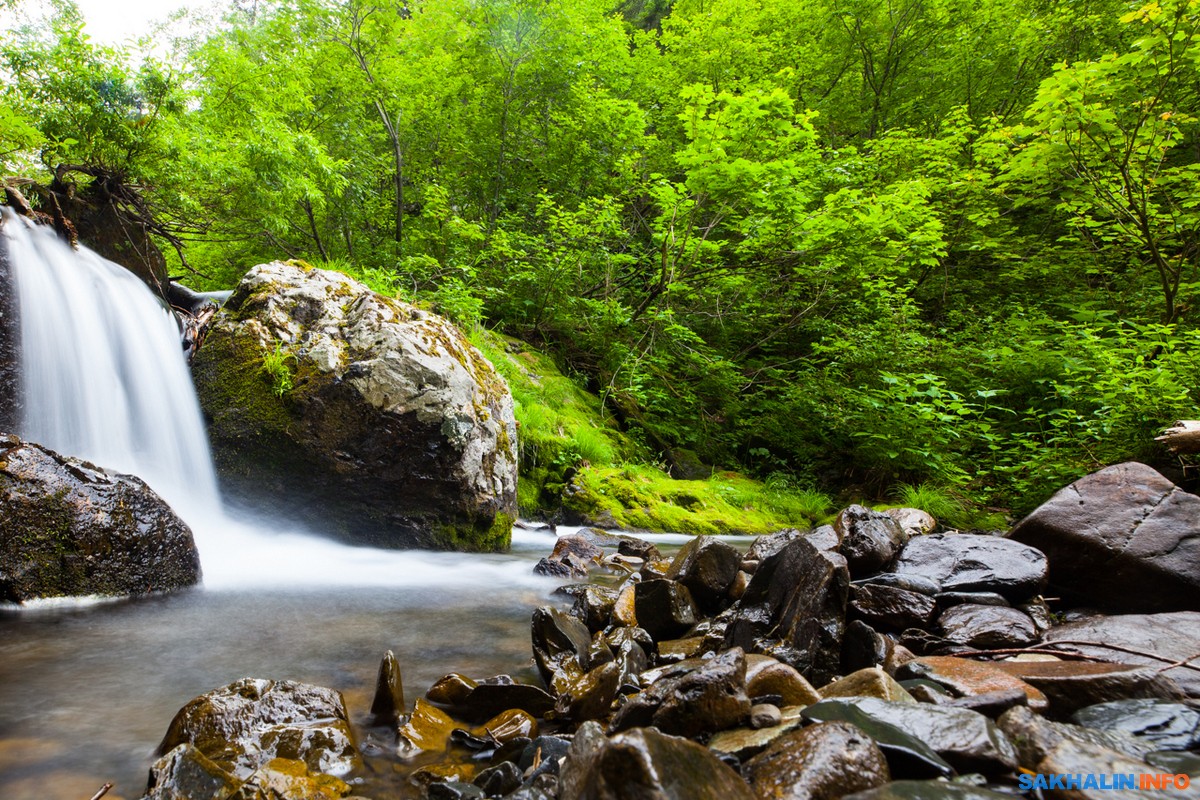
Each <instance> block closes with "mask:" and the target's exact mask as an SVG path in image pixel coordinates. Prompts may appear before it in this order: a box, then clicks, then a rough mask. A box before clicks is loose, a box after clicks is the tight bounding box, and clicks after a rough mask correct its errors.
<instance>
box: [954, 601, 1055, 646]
mask: <svg viewBox="0 0 1200 800" xmlns="http://www.w3.org/2000/svg"><path fill="white" fill-rule="evenodd" d="M938 627H939V628H941V630H942V635H943V636H945V637H946V638H947V639H948V640H950V641H951V642H955V643H956V644H964V645H967V646H968V647H976V648H979V649H981V650H987V649H999V648H1005V647H1024V646H1025V645H1028V644H1033V643H1034V642H1036V641H1037V640H1038V635H1037V631H1036V630H1035V629H1034V627H1033V620H1031V619H1030V618H1029V616H1028V615H1027V614H1025V613H1024V612H1022V611H1018V610H1017V609H1015V608H1007V607H1001V606H977V605H961V606H953V607H952V608H950V609H948V610H946V611H945V612H944V613H943V614H942V615H941V616H940V617H938Z"/></svg>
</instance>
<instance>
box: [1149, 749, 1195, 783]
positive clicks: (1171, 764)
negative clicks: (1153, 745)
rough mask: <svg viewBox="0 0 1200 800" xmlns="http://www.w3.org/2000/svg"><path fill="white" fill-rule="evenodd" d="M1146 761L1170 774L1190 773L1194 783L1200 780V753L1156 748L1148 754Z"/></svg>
mask: <svg viewBox="0 0 1200 800" xmlns="http://www.w3.org/2000/svg"><path fill="white" fill-rule="evenodd" d="M1146 763H1147V764H1150V765H1151V766H1153V767H1157V768H1158V770H1159V771H1160V772H1165V773H1167V774H1168V775H1189V776H1191V779H1192V783H1193V784H1194V783H1195V782H1196V781H1200V754H1196V753H1184V752H1180V751H1178V750H1155V751H1154V752H1153V753H1147V754H1146Z"/></svg>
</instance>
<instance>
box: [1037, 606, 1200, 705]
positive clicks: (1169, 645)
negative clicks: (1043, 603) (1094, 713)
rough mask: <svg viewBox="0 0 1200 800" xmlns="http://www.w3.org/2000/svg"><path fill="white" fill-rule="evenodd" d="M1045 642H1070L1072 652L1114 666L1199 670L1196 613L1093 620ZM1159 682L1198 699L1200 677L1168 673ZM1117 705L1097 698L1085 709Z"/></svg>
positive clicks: (1061, 629)
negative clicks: (1167, 681)
mask: <svg viewBox="0 0 1200 800" xmlns="http://www.w3.org/2000/svg"><path fill="white" fill-rule="evenodd" d="M1043 639H1044V641H1045V642H1046V643H1047V644H1052V643H1054V642H1058V641H1062V642H1067V641H1070V642H1073V644H1071V645H1070V649H1072V650H1076V651H1079V652H1081V653H1083V654H1084V655H1088V656H1092V657H1094V658H1100V659H1103V660H1105V661H1111V662H1114V663H1118V664H1144V665H1146V666H1153V667H1155V668H1156V669H1162V668H1163V667H1165V666H1167V665H1169V664H1171V663H1172V662H1176V661H1178V662H1180V663H1181V664H1182V663H1190V664H1192V665H1194V666H1200V658H1197V657H1196V654H1197V653H1200V613H1198V612H1195V611H1177V612H1173V613H1169V614H1123V615H1119V616H1112V617H1092V618H1089V619H1084V620H1079V621H1077V622H1068V623H1066V624H1064V625H1057V626H1055V627H1054V628H1052V629H1051V630H1050V631H1048V632H1047V633H1046V635H1045V636H1044V637H1043ZM1081 642H1082V643H1084V644H1080V643H1081ZM1116 648H1120V649H1116ZM1141 653H1145V654H1148V655H1139V654H1141ZM1162 676H1163V677H1166V678H1169V679H1171V680H1172V681H1174V682H1175V683H1176V684H1177V685H1178V686H1179V688H1180V689H1181V690H1182V691H1183V692H1184V693H1185V694H1187V695H1188V696H1189V697H1196V698H1200V671H1197V670H1196V669H1194V668H1193V669H1186V668H1183V667H1172V668H1171V669H1168V670H1166V671H1165V672H1163V673H1162ZM1127 696H1141V697H1147V696H1153V695H1127ZM1118 699H1120V698H1119V697H1104V698H1097V699H1094V700H1092V701H1091V702H1090V703H1087V704H1086V705H1092V704H1093V703H1100V702H1104V701H1105V700H1118Z"/></svg>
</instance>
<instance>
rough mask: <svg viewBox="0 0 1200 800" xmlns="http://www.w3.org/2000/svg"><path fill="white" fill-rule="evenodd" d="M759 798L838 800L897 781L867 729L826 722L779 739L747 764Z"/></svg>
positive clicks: (745, 773) (746, 773) (745, 768)
mask: <svg viewBox="0 0 1200 800" xmlns="http://www.w3.org/2000/svg"><path fill="white" fill-rule="evenodd" d="M742 775H743V777H745V778H746V780H747V781H748V782H749V783H750V787H751V788H752V789H753V790H754V793H755V795H757V796H758V797H759V798H778V799H779V800H837V798H840V797H842V796H844V795H846V794H847V793H849V792H855V791H859V790H863V789H871V788H874V787H876V786H882V785H883V784H885V783H887V782H888V781H889V780H890V779H891V775H890V773H889V772H888V765H887V761H886V760H885V759H884V756H883V753H881V752H880V750H879V748H878V747H877V746H876V744H875V743H874V742H873V741H871V737H869V736H868V735H867V734H866V733H864V732H863V731H861V730H859V729H858V728H856V727H855V726H853V725H851V724H849V723H845V722H822V723H819V724H817V725H812V726H810V727H808V728H804V729H803V730H799V731H793V732H791V733H788V734H785V735H784V736H781V737H779V738H778V739H776V740H775V741H774V742H772V743H771V745H770V746H769V747H768V748H767V749H766V750H764V751H763V752H762V753H760V754H759V755H757V756H755V757H754V758H752V759H750V760H749V761H747V762H746V764H745V765H744V766H743V767H742Z"/></svg>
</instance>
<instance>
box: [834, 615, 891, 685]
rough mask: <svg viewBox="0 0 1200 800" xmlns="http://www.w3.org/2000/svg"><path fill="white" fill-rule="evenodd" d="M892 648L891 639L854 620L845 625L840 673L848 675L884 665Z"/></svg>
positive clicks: (858, 620) (860, 621)
mask: <svg viewBox="0 0 1200 800" xmlns="http://www.w3.org/2000/svg"><path fill="white" fill-rule="evenodd" d="M894 647H895V643H894V642H892V640H891V639H889V638H887V637H886V636H883V635H881V634H879V633H877V632H876V631H875V629H874V628H872V627H871V626H870V625H868V624H867V623H865V622H863V621H862V620H860V619H856V620H854V621H852V622H850V623H849V624H848V625H846V634H845V636H844V637H843V639H842V672H845V673H850V672H855V671H857V670H860V669H867V668H868V667H874V666H877V665H880V664H884V663H886V662H887V661H888V658H889V656H890V655H891V654H892V652H893V649H894Z"/></svg>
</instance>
